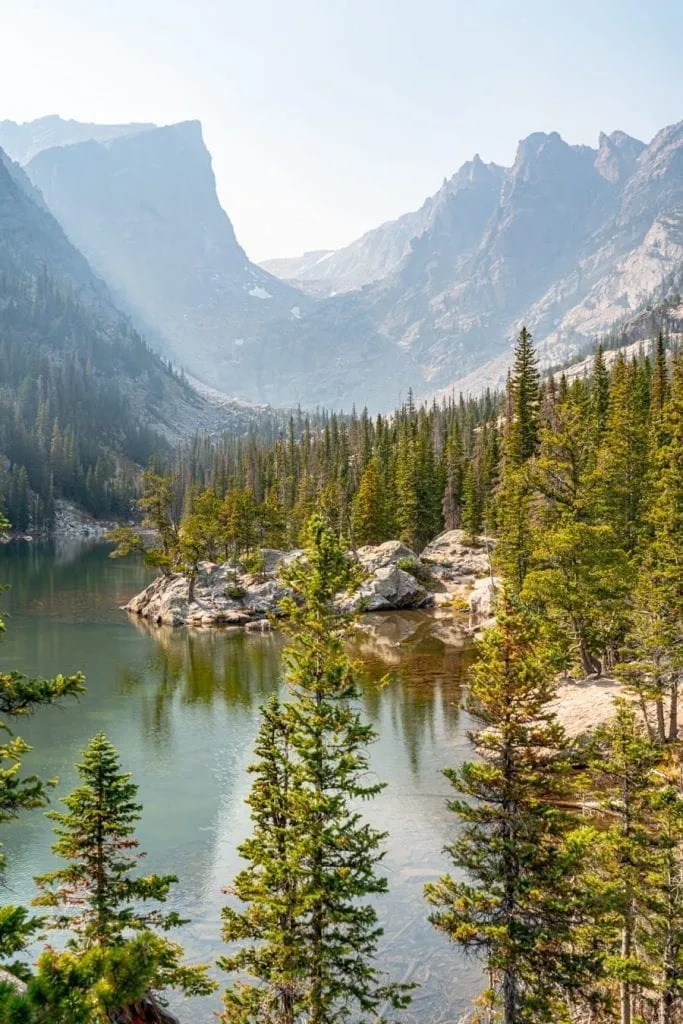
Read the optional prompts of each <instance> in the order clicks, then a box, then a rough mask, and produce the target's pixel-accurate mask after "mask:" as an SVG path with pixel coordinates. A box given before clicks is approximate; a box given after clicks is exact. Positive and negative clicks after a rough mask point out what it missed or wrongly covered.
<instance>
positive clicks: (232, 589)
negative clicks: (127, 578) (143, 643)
mask: <svg viewBox="0 0 683 1024" xmlns="http://www.w3.org/2000/svg"><path fill="white" fill-rule="evenodd" d="M189 589H190V587H189V582H188V579H187V577H186V576H184V575H182V574H181V573H172V574H171V575H168V576H159V577H157V579H155V580H152V582H151V583H150V584H149V586H148V587H146V588H145V590H143V591H142V592H141V593H140V594H137V595H136V596H135V597H133V598H132V599H131V600H130V601H129V602H128V604H127V605H126V611H129V612H132V613H134V614H135V615H141V616H143V617H144V618H146V619H149V620H150V621H151V622H156V623H158V624H163V625H168V626H180V625H184V624H187V625H191V626H212V625H218V624H221V625H227V626H244V625H246V624H247V623H248V622H251V621H253V620H254V619H262V618H265V617H266V616H267V615H269V614H273V613H276V612H277V609H278V605H279V604H280V601H281V600H282V598H283V597H285V595H286V594H287V593H288V591H287V589H286V588H285V587H284V586H283V585H282V584H281V583H279V582H278V581H277V580H276V579H266V580H265V581H262V580H260V581H258V582H255V581H254V577H251V576H245V575H243V574H240V572H239V570H238V568H236V567H235V566H233V565H230V564H225V565H217V564H215V563H213V562H201V563H200V565H199V573H198V575H197V577H196V579H195V584H194V594H193V600H192V601H189Z"/></svg>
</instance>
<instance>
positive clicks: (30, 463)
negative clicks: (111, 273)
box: [0, 271, 190, 531]
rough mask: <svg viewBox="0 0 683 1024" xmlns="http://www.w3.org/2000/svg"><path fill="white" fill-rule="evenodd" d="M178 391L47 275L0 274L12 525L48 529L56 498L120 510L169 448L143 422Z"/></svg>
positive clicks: (137, 342) (126, 334) (5, 497)
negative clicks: (147, 467)
mask: <svg viewBox="0 0 683 1024" xmlns="http://www.w3.org/2000/svg"><path fill="white" fill-rule="evenodd" d="M184 390H186V391H187V392H188V394H190V392H189V388H185V386H184V385H183V383H182V381H180V380H179V379H178V378H177V377H176V376H175V375H174V374H173V373H172V372H171V371H170V370H169V369H166V368H165V367H163V366H162V365H161V363H160V362H159V360H158V359H157V357H156V356H154V355H153V354H152V353H151V352H150V350H149V349H148V348H147V347H146V345H145V344H144V342H143V341H142V339H141V338H140V336H139V335H138V334H137V333H136V332H135V331H133V330H132V329H131V328H130V326H129V325H128V324H127V323H126V322H125V321H124V320H122V319H120V320H118V321H117V320H105V319H104V318H103V317H102V316H101V315H99V314H98V313H97V312H96V310H95V309H93V308H92V307H91V308H88V307H86V306H84V305H83V304H81V303H80V302H79V301H78V300H77V299H76V298H75V296H74V294H73V292H67V291H65V290H64V289H63V288H62V287H60V286H59V285H58V284H56V283H55V281H54V279H52V278H51V277H49V276H48V275H47V274H46V273H42V274H40V275H38V276H37V277H32V276H30V275H27V274H22V273H20V272H14V273H13V272H11V271H5V272H3V273H0V452H1V453H2V456H3V460H2V465H1V466H0V504H1V506H2V509H3V511H4V513H5V514H6V515H7V517H8V518H9V520H10V522H11V523H12V524H13V526H14V528H15V529H17V530H22V531H23V530H27V529H29V528H30V529H32V530H42V529H46V528H48V527H49V526H50V524H51V521H52V517H53V514H54V500H55V498H56V497H64V498H68V499H70V500H72V501H74V502H77V503H78V504H81V505H83V506H84V507H85V508H86V509H88V511H90V512H91V513H93V514H94V515H98V516H127V515H128V514H129V511H130V503H131V499H132V498H133V497H134V495H135V493H136V476H137V471H136V468H135V467H136V465H144V464H146V462H147V461H148V460H149V458H150V457H151V456H152V454H153V453H157V454H162V453H163V452H164V451H165V450H166V449H167V442H166V441H165V440H164V439H163V437H162V436H161V434H160V433H159V431H158V430H154V429H152V427H151V426H146V425H145V424H146V423H151V422H155V413H156V412H157V410H159V409H161V407H162V406H163V403H164V401H168V400H169V399H170V400H171V401H172V400H173V399H176V400H177V398H178V396H179V395H181V394H182V392H183V391H184ZM156 422H157V423H158V422H159V420H158V419H157V421H156Z"/></svg>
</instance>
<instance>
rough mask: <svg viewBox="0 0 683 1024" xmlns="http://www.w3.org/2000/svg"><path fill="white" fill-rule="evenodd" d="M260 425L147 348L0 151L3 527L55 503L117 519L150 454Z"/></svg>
mask: <svg viewBox="0 0 683 1024" xmlns="http://www.w3.org/2000/svg"><path fill="white" fill-rule="evenodd" d="M262 419H266V420H267V419H268V417H267V416H264V415H263V413H262V411H261V410H259V409H256V408H250V407H246V406H240V405H239V404H238V403H235V402H231V401H229V400H228V399H225V401H223V402H221V403H220V405H212V404H211V403H209V402H208V401H207V400H206V399H205V398H203V397H201V396H199V395H198V394H197V393H196V392H195V391H194V390H193V389H192V387H190V385H189V384H188V383H187V381H186V380H185V379H184V377H183V376H182V374H179V373H177V372H175V371H174V370H173V369H172V368H171V366H170V364H169V365H167V364H166V363H165V362H164V360H163V359H161V358H160V357H159V356H157V355H156V354H155V353H153V352H152V350H151V349H150V348H149V346H148V345H147V343H146V342H145V340H144V339H143V338H142V337H141V336H140V334H138V332H137V331H136V330H134V329H133V327H132V326H131V324H130V322H129V321H128V319H127V318H126V317H124V316H123V315H122V314H121V313H120V312H119V311H118V310H117V309H116V307H115V306H114V304H113V302H112V299H111V296H110V294H109V292H108V290H107V288H106V286H105V285H104V283H103V282H102V281H100V280H99V279H98V278H97V277H96V276H95V274H94V273H93V271H92V269H91V268H90V266H89V264H88V262H87V260H86V259H85V258H84V257H83V256H82V255H81V254H80V253H79V252H78V250H77V249H75V248H74V246H73V245H72V244H71V242H70V241H69V239H68V238H67V237H66V235H65V234H64V231H63V230H62V228H61V227H60V226H59V224H58V223H57V221H56V220H55V219H54V217H53V216H52V214H51V213H50V212H49V211H48V210H47V208H46V206H45V204H44V203H43V200H42V197H41V195H40V193H39V192H38V191H37V189H35V188H34V186H33V185H31V183H30V182H29V180H28V178H27V177H26V175H25V174H24V172H23V171H22V170H21V168H20V167H18V166H17V165H16V164H13V163H12V162H11V161H10V160H9V159H8V157H7V156H6V155H5V154H4V153H3V152H2V151H1V150H0V511H2V512H3V513H4V514H5V515H6V516H7V517H8V519H9V520H10V522H11V523H12V526H13V528H14V529H15V530H18V531H22V532H23V531H26V530H29V529H30V530H31V531H33V532H40V531H44V530H45V529H48V528H49V527H50V525H51V523H52V520H53V516H54V502H55V499H57V498H60V497H63V498H66V499H69V500H71V501H74V502H76V503H78V504H80V505H82V506H83V507H84V508H85V509H86V510H87V511H89V512H91V513H92V514H93V515H96V516H104V517H127V516H128V515H129V513H130V510H131V502H132V500H133V499H134V497H135V496H136V494H137V485H138V477H139V469H140V466H144V465H145V464H146V463H147V461H148V460H149V459H150V458H151V456H152V455H156V456H157V457H158V458H161V459H164V460H166V459H168V458H169V457H170V456H171V451H172V448H171V445H172V444H175V443H178V442H180V441H181V440H184V439H186V438H187V437H189V436H191V435H192V434H193V433H194V432H195V431H198V430H210V429H219V428H221V427H227V426H230V427H231V428H233V429H246V428H247V427H248V426H249V425H250V424H254V423H256V422H259V423H260V422H261V420H262Z"/></svg>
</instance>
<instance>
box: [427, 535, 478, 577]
mask: <svg viewBox="0 0 683 1024" xmlns="http://www.w3.org/2000/svg"><path fill="white" fill-rule="evenodd" d="M493 544H494V541H493V540H492V538H490V537H477V540H476V543H472V542H471V541H470V540H469V538H468V536H467V534H466V533H465V531H464V530H447V531H446V532H445V533H442V534H440V535H439V536H438V537H436V538H435V539H434V540H433V541H430V543H429V544H428V545H427V547H426V548H425V549H424V551H423V552H422V554H421V555H420V558H421V559H422V561H423V562H427V563H428V565H429V567H430V569H431V570H432V572H433V574H434V575H435V576H436V577H437V578H438V579H441V580H443V581H449V582H454V583H458V582H461V581H462V578H463V577H472V576H475V577H477V576H487V575H488V574H489V572H490V566H489V552H490V550H491V548H492V546H493Z"/></svg>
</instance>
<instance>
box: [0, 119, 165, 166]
mask: <svg viewBox="0 0 683 1024" xmlns="http://www.w3.org/2000/svg"><path fill="white" fill-rule="evenodd" d="M152 128H156V125H154V124H83V123H82V122H81V121H71V120H69V121H66V120H64V119H63V118H61V117H58V116H57V115H56V114H49V115H48V116H47V117H39V118H38V119H37V120H36V121H26V122H24V124H16V122H14V121H0V147H2V149H4V150H5V152H6V153H9V155H10V156H11V157H12V159H13V160H16V161H17V163H20V164H26V163H28V162H29V160H31V159H32V158H33V157H34V156H35V155H36V154H37V153H40V152H42V150H44V149H51V148H52V147H53V146H72V145H73V144H74V143H76V142H87V141H89V140H91V139H94V140H95V141H96V142H109V141H110V140H111V139H116V138H119V137H120V136H121V135H134V134H136V133H137V132H144V131H148V130H150V129H152Z"/></svg>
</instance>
